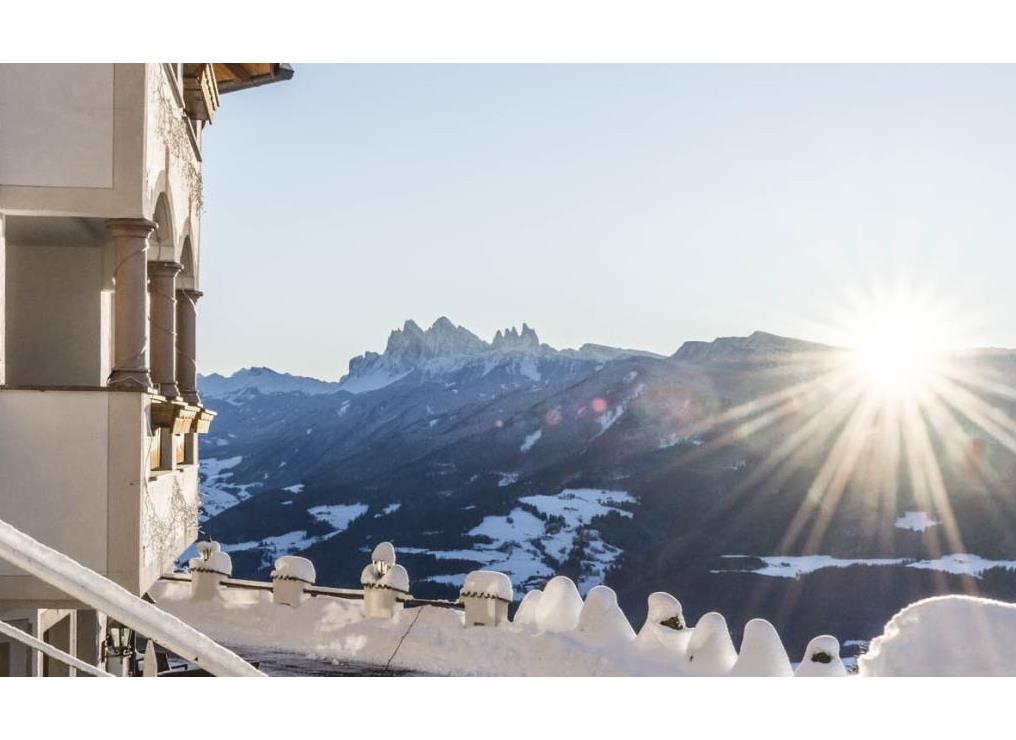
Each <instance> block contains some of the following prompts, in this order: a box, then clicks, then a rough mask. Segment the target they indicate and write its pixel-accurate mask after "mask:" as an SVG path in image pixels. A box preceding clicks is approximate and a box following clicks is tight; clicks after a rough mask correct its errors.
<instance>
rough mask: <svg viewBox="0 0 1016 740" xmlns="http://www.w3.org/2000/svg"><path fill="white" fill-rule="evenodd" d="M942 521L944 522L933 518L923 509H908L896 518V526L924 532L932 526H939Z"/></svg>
mask: <svg viewBox="0 0 1016 740" xmlns="http://www.w3.org/2000/svg"><path fill="white" fill-rule="evenodd" d="M941 523H942V522H941V521H940V520H938V519H932V518H931V516H929V515H928V514H926V513H925V512H923V511H908V512H907V513H906V514H903V515H901V516H900V517H899V518H898V519H897V520H896V522H895V524H894V526H895V527H896V528H897V529H909V530H911V531H913V532H924V531H925V530H927V529H929V528H931V527H937V526H938V525H940V524H941Z"/></svg>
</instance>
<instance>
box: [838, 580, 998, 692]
mask: <svg viewBox="0 0 1016 740" xmlns="http://www.w3.org/2000/svg"><path fill="white" fill-rule="evenodd" d="M1014 637H1016V604H1006V603H1004V602H1001V601H993V600H991V599H979V598H975V597H972V596H939V597H935V598H931V599H924V600H923V601H918V602H916V603H913V604H911V605H910V606H908V607H906V608H904V609H903V610H902V611H900V612H898V613H897V614H896V615H895V616H894V617H893V618H892V619H890V620H889V622H888V624H886V626H885V629H884V630H883V631H882V634H881V635H880V636H879V637H876V638H875V639H874V640H872V642H871V645H870V646H869V648H868V652H867V653H866V654H864V655H862V656H861V657H860V658H859V659H858V661H857V665H858V669H859V672H860V674H861V675H862V676H1013V675H1016V639H1014Z"/></svg>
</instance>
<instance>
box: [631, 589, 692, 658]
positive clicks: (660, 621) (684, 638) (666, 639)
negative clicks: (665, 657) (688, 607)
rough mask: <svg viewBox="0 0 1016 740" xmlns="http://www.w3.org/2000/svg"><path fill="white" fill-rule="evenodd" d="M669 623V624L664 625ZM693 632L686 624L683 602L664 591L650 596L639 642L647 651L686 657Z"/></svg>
mask: <svg viewBox="0 0 1016 740" xmlns="http://www.w3.org/2000/svg"><path fill="white" fill-rule="evenodd" d="M664 622H667V624H664ZM689 637H691V630H689V629H687V627H686V625H685V623H684V612H683V610H682V608H681V602H680V601H678V600H677V599H675V598H674V597H673V596H671V595H670V594H668V593H666V592H664V591H656V592H655V593H651V594H649V599H648V609H647V612H646V622H645V624H643V625H642V629H640V630H639V633H638V636H637V638H636V639H637V640H638V644H639V646H640V647H641V648H643V649H645V650H665V651H668V652H672V653H673V654H674V655H675V656H678V655H679V656H681V657H683V656H684V653H685V651H686V650H687V649H688V638H689Z"/></svg>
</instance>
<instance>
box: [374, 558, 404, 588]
mask: <svg viewBox="0 0 1016 740" xmlns="http://www.w3.org/2000/svg"><path fill="white" fill-rule="evenodd" d="M378 585H380V586H387V587H388V588H391V589H394V590H396V591H402V592H403V593H409V573H408V572H407V571H406V569H405V568H404V567H402V566H401V565H398V564H395V565H393V566H391V567H390V568H389V569H388V571H387V572H386V573H385V574H384V575H383V576H381V580H380V581H379V582H378Z"/></svg>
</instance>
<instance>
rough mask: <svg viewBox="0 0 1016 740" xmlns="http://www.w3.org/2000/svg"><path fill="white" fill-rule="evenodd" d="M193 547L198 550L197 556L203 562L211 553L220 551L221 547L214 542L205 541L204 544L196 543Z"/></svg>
mask: <svg viewBox="0 0 1016 740" xmlns="http://www.w3.org/2000/svg"><path fill="white" fill-rule="evenodd" d="M195 547H196V548H197V550H198V555H200V556H201V557H202V559H204V560H207V559H208V557H209V556H210V555H211V554H212V553H213V552H219V550H221V549H222V545H220V544H219V543H218V542H216V541H215V540H206V541H204V542H199V543H197V545H195Z"/></svg>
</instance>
